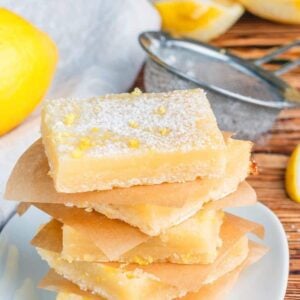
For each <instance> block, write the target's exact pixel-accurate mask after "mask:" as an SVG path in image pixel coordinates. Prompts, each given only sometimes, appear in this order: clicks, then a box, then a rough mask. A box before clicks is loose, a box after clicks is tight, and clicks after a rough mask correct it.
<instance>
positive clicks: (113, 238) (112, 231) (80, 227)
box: [34, 203, 150, 260]
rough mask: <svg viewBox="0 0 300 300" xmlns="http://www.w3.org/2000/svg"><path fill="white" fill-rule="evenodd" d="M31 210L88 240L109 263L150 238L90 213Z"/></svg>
mask: <svg viewBox="0 0 300 300" xmlns="http://www.w3.org/2000/svg"><path fill="white" fill-rule="evenodd" d="M34 206H36V207H37V208H39V209H41V210H42V211H44V212H46V213H47V214H49V215H50V216H52V217H53V218H55V219H57V220H59V221H60V222H62V223H64V224H67V225H69V226H71V227H73V228H74V229H75V230H77V231H78V232H80V233H82V234H83V235H85V236H86V237H88V238H89V239H90V240H91V241H93V242H94V243H95V244H96V245H97V247H99V248H100V249H101V250H102V251H103V253H104V254H105V255H106V256H107V257H108V258H109V259H111V260H116V259H117V258H118V257H120V255H122V254H123V253H125V252H127V251H129V250H130V249H132V248H134V247H135V246H137V245H139V244H141V243H143V242H144V241H146V240H148V239H149V238H150V237H149V236H147V235H145V234H144V233H142V232H141V231H139V230H138V229H136V228H135V227H132V226H130V225H128V224H127V223H125V222H122V221H119V220H112V219H108V218H107V217H105V216H104V215H102V214H99V213H97V212H94V211H93V212H87V211H85V210H84V209H81V208H76V207H72V208H71V207H66V206H64V205H62V204H46V203H35V204H34ZM45 238H46V239H47V235H46V236H45Z"/></svg>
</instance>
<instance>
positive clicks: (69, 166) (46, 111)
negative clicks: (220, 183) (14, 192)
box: [41, 89, 226, 193]
mask: <svg viewBox="0 0 300 300" xmlns="http://www.w3.org/2000/svg"><path fill="white" fill-rule="evenodd" d="M41 130H42V138H43V143H44V146H45V151H46V154H47V156H48V160H49V164H50V175H51V176H52V178H53V179H54V183H55V187H56V190H57V191H59V192H65V193H76V192H84V191H93V190H106V189H111V188H113V187H130V186H133V185H151V184H160V183H163V182H184V181H191V180H194V179H196V178H197V177H211V178H214V177H219V176H221V175H223V174H224V171H225V164H226V156H225V150H226V145H225V142H224V138H223V135H222V133H221V132H220V130H219V128H218V126H217V123H216V119H215V117H214V115H213V112H212V110H211V107H210V105H209V102H208V100H207V99H206V96H205V94H204V92H203V91H202V90H200V89H195V90H189V91H174V92H168V93H158V94H154V93H153V94H146V93H144V94H142V93H131V94H119V95H106V96H102V97H95V98H90V99H56V100H49V101H47V102H46V103H45V105H44V107H43V112H42V125H41Z"/></svg>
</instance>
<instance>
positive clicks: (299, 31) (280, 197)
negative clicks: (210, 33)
mask: <svg viewBox="0 0 300 300" xmlns="http://www.w3.org/2000/svg"><path fill="white" fill-rule="evenodd" d="M295 39H300V26H290V25H281V24H275V23H272V22H268V21H264V20H261V19H259V18H255V17H253V16H250V15H246V16H245V17H243V18H242V19H241V20H240V21H239V22H238V23H237V24H236V25H235V26H234V27H233V28H232V29H231V30H230V31H229V32H228V33H226V34H225V35H223V36H222V37H221V38H219V39H218V40H217V41H215V44H216V45H219V46H223V47H226V48H230V49H231V50H232V51H234V52H235V53H236V54H239V55H240V56H242V57H244V58H257V57H260V56H262V55H264V54H266V53H267V52H268V51H270V50H271V49H272V48H273V47H277V46H280V45H282V44H285V43H289V42H291V41H293V40H295ZM299 57H300V47H299V48H295V49H293V50H292V51H290V52H288V53H287V54H285V55H283V56H282V57H280V58H279V59H278V60H276V61H275V62H274V63H272V64H269V65H268V66H267V67H268V68H269V69H275V68H277V67H278V65H280V64H282V63H284V62H286V61H287V60H292V59H295V58H299ZM284 78H285V80H287V81H289V82H290V84H292V85H293V86H295V87H298V88H300V68H298V69H297V70H295V71H293V72H291V73H289V74H286V75H285V76H284ZM298 143H300V109H293V110H285V111H282V113H281V114H280V116H279V118H278V120H277V122H276V124H275V125H274V127H273V129H272V130H270V131H269V132H268V133H267V134H265V136H264V137H262V138H261V139H260V140H259V141H258V144H257V145H256V146H255V148H254V158H255V159H256V161H257V163H258V165H259V170H260V174H259V175H258V176H255V177H252V178H250V180H249V181H250V183H251V184H252V186H253V187H254V188H255V189H256V191H257V194H258V198H259V200H260V201H261V202H263V203H264V204H265V205H267V206H268V207H269V208H271V209H272V210H273V211H274V212H275V213H276V214H277V216H278V217H279V218H280V220H281V222H282V223H283V225H284V228H285V231H286V233H287V238H288V242H289V248H290V276H289V283H288V289H287V293H286V297H285V299H287V300H292V299H293V300H295V299H300V203H299V204H298V203H295V202H293V201H291V200H290V199H289V198H288V197H287V195H286V193H285V190H284V173H285V167H286V163H287V160H288V157H289V155H290V153H291V151H292V150H293V149H294V148H295V146H296V145H297V144H298ZM274 268H276V265H274ZM268 300H269V299H268ZM270 300H271V299H270Z"/></svg>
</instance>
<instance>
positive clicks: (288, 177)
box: [285, 144, 300, 202]
mask: <svg viewBox="0 0 300 300" xmlns="http://www.w3.org/2000/svg"><path fill="white" fill-rule="evenodd" d="M285 188H286V192H287V193H288V195H289V197H290V198H291V199H292V200H294V201H296V202H300V144H299V145H298V146H297V147H296V149H295V150H294V151H293V153H292V155H291V157H290V159H289V161H288V164H287V168H286V173H285Z"/></svg>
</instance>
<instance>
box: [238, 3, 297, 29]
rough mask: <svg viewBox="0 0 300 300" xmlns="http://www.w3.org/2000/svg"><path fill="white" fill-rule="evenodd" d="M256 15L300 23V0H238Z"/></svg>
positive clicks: (284, 21) (273, 19)
mask: <svg viewBox="0 0 300 300" xmlns="http://www.w3.org/2000/svg"><path fill="white" fill-rule="evenodd" d="M238 1H239V2H240V3H241V4H243V5H244V6H245V7H246V8H247V10H249V11H250V12H251V13H253V14H254V15H257V16H259V17H262V18H265V19H269V20H271V21H277V22H281V23H288V24H300V0H272V1H263V0H238Z"/></svg>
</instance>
